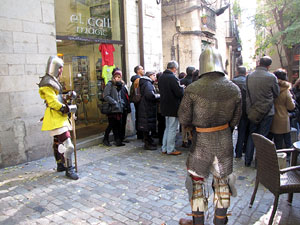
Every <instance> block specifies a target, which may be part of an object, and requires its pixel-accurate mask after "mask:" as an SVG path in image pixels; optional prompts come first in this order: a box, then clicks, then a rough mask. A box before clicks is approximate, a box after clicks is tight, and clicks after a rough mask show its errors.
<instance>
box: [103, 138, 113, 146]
mask: <svg viewBox="0 0 300 225" xmlns="http://www.w3.org/2000/svg"><path fill="white" fill-rule="evenodd" d="M102 143H103V145H105V146H111V144H110V143H109V140H107V139H104V140H103V142H102Z"/></svg>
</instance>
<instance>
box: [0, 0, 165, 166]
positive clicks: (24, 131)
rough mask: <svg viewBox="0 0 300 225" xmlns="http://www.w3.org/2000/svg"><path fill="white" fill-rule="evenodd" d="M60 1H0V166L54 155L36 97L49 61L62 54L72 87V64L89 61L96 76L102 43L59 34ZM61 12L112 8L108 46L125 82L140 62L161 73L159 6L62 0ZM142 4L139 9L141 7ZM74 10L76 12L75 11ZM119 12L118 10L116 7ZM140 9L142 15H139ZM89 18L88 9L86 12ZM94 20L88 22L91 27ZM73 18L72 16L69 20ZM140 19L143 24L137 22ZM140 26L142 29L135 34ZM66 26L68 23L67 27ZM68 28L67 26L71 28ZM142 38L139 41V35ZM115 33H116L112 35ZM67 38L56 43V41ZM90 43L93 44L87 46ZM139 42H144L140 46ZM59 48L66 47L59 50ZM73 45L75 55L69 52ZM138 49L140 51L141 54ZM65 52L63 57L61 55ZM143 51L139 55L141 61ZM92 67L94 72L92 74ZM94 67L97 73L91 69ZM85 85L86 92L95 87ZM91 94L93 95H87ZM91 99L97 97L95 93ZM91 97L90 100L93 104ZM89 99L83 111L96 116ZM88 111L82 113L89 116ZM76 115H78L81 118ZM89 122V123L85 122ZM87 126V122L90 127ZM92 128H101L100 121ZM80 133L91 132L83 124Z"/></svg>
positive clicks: (109, 0) (126, 0)
mask: <svg viewBox="0 0 300 225" xmlns="http://www.w3.org/2000/svg"><path fill="white" fill-rule="evenodd" d="M61 1H62V0H58V1H55V0H27V1H23V0H2V1H1V7H0V40H1V41H0V104H1V108H0V167H5V166H11V165H16V164H19V163H22V162H26V161H31V160H34V159H38V158H42V157H45V156H48V155H51V154H52V138H51V137H50V136H49V134H48V133H47V132H41V131H40V129H41V122H39V120H40V118H41V117H43V113H44V110H45V105H44V103H43V101H42V100H41V99H40V96H39V94H38V86H37V83H39V80H40V77H42V76H43V75H44V73H45V67H46V62H47V59H48V57H49V56H50V55H56V54H57V53H63V54H64V55H65V56H66V57H65V58H64V60H65V68H66V71H67V72H65V70H64V76H65V77H66V79H68V78H67V77H68V76H70V78H69V80H66V83H67V84H68V82H70V87H72V88H74V85H75V84H74V83H73V81H74V74H73V73H72V71H74V59H78V57H89V62H90V64H89V65H88V67H87V68H88V69H89V73H90V76H91V77H92V76H94V77H96V75H95V74H96V73H97V68H98V67H97V66H96V64H97V60H99V59H101V54H100V53H99V52H98V51H96V50H94V51H93V52H92V53H90V52H89V53H85V51H87V49H95V47H98V45H99V43H101V40H100V41H99V39H101V38H97V37H96V38H95V37H89V36H87V37H84V38H82V37H80V38H81V39H79V40H80V41H78V42H76V40H77V39H76V38H75V39H76V40H75V41H74V40H71V37H72V36H70V35H69V36H63V35H61V33H59V32H58V29H59V28H58V26H59V24H60V23H59V17H60V16H62V15H61V14H60V13H59V9H57V8H56V4H58V2H59V4H60V3H61ZM65 2H68V6H67V8H66V9H65V11H72V10H73V11H74V10H75V9H76V10H77V11H76V12H77V13H78V14H77V15H79V13H81V11H79V10H80V7H81V8H83V7H85V8H87V7H89V5H88V4H91V3H93V7H95V8H93V10H94V11H93V12H94V13H96V14H95V15H97V13H101V12H102V11H101V10H102V9H101V7H100V6H99V5H102V4H110V9H111V10H112V11H110V15H111V18H112V15H113V14H114V13H116V12H118V13H119V14H118V15H119V19H118V20H116V21H112V25H111V26H115V27H117V28H118V29H119V27H120V30H121V32H120V33H119V36H118V37H117V38H116V40H117V41H115V42H114V41H113V40H112V41H111V40H109V41H111V43H112V44H114V43H117V44H116V45H115V48H116V56H115V57H116V62H118V66H119V67H121V69H122V70H123V72H124V74H125V76H124V77H125V78H124V79H125V80H126V81H127V83H128V84H129V83H130V82H128V81H129V80H130V76H132V75H133V68H134V66H136V65H139V64H141V59H143V60H144V67H145V69H146V70H156V71H160V70H162V68H163V64H162V62H163V60H162V42H161V40H162V32H161V16H160V15H161V5H159V4H157V3H156V2H155V1H153V3H150V2H149V1H146V0H144V1H142V0H140V1H131V0H124V1H122V0H94V1H85V0H66V1H65ZM139 4H140V5H139ZM74 7H75V8H74ZM114 7H117V8H114ZM140 9H142V11H140ZM87 11H88V12H90V13H92V9H89V8H88V10H87ZM95 17H96V16H94V17H90V20H89V21H90V22H91V21H93V20H94V18H95ZM73 18H74V17H73ZM141 19H142V20H141ZM141 21H142V22H143V23H142V24H143V29H139V27H140V24H141ZM67 25H68V24H67ZM69 25H70V24H69ZM71 25H72V24H71ZM141 31H142V33H143V35H142V36H141V35H140V33H141ZM113 34H114V33H113ZM58 36H59V38H58ZM61 37H62V38H65V39H63V40H60V38H61ZM91 42H92V43H91ZM141 42H142V43H141ZM63 43H67V44H66V45H63ZM67 45H72V46H75V47H76V48H74V49H77V48H78V51H77V52H76V51H75V52H74V49H68V48H67ZM141 47H142V48H143V50H144V51H141ZM62 51H64V52H62ZM117 51H118V52H117ZM141 52H142V53H143V55H142V56H141ZM92 67H93V69H92ZM95 68H96V69H95ZM92 81H93V80H92V79H91V83H89V87H93V86H92V85H94V84H96V85H97V80H95V81H93V82H94V83H92ZM91 93H93V91H91ZM94 94H97V90H96V91H95V93H94ZM94 94H90V93H89V95H90V99H96V97H95V96H94ZM94 101H95V103H93V102H92V100H89V101H88V103H87V105H86V106H87V107H90V108H91V110H92V109H93V110H95V111H94V113H97V115H99V117H103V115H100V113H99V111H97V110H98V109H97V107H94V108H93V107H92V106H93V104H94V105H95V104H96V105H97V101H98V100H97V101H96V100H94ZM89 113H90V112H86V115H88V116H89ZM79 116H80V115H79ZM88 122H89V121H88ZM89 123H90V122H89ZM94 123H102V122H101V121H100V120H99V121H96V122H94ZM81 126H82V129H83V130H84V129H89V128H90V127H89V126H88V125H86V124H84V123H83V125H81Z"/></svg>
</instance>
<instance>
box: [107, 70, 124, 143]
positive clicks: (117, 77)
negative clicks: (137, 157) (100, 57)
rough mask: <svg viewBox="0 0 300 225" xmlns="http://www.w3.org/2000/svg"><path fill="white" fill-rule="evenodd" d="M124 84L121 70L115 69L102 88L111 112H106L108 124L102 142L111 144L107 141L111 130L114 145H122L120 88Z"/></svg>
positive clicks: (122, 103)
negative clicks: (110, 78)
mask: <svg viewBox="0 0 300 225" xmlns="http://www.w3.org/2000/svg"><path fill="white" fill-rule="evenodd" d="M123 86H124V82H123V81H122V71H121V70H116V71H114V72H113V77H112V80H110V81H108V83H107V84H106V86H105V88H104V92H103V97H104V100H105V101H106V102H108V103H109V104H110V105H111V107H112V111H111V113H109V114H107V118H108V126H107V128H106V130H105V135H104V139H103V144H104V145H106V146H111V144H110V143H109V133H110V131H111V130H112V131H113V134H114V139H115V144H116V146H124V145H125V144H124V143H122V140H121V135H122V134H121V126H122V113H123V109H124V101H123V99H122V97H121V90H122V88H123Z"/></svg>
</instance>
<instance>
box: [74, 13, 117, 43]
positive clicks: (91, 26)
mask: <svg viewBox="0 0 300 225" xmlns="http://www.w3.org/2000/svg"><path fill="white" fill-rule="evenodd" d="M70 22H71V24H75V32H76V33H77V34H79V35H80V34H85V35H96V36H105V37H108V36H110V33H111V24H110V19H109V18H105V17H103V18H99V17H90V18H87V19H86V20H84V19H83V17H82V15H81V13H78V14H73V15H71V16H70Z"/></svg>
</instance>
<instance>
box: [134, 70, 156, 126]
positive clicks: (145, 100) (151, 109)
mask: <svg viewBox="0 0 300 225" xmlns="http://www.w3.org/2000/svg"><path fill="white" fill-rule="evenodd" d="M139 85H140V90H141V96H142V99H141V101H140V103H139V108H138V121H139V123H138V130H140V131H154V130H156V109H157V107H156V103H157V100H158V99H159V94H156V93H155V88H154V86H153V81H152V80H151V79H150V78H149V77H147V76H143V77H141V79H140V83H139Z"/></svg>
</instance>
